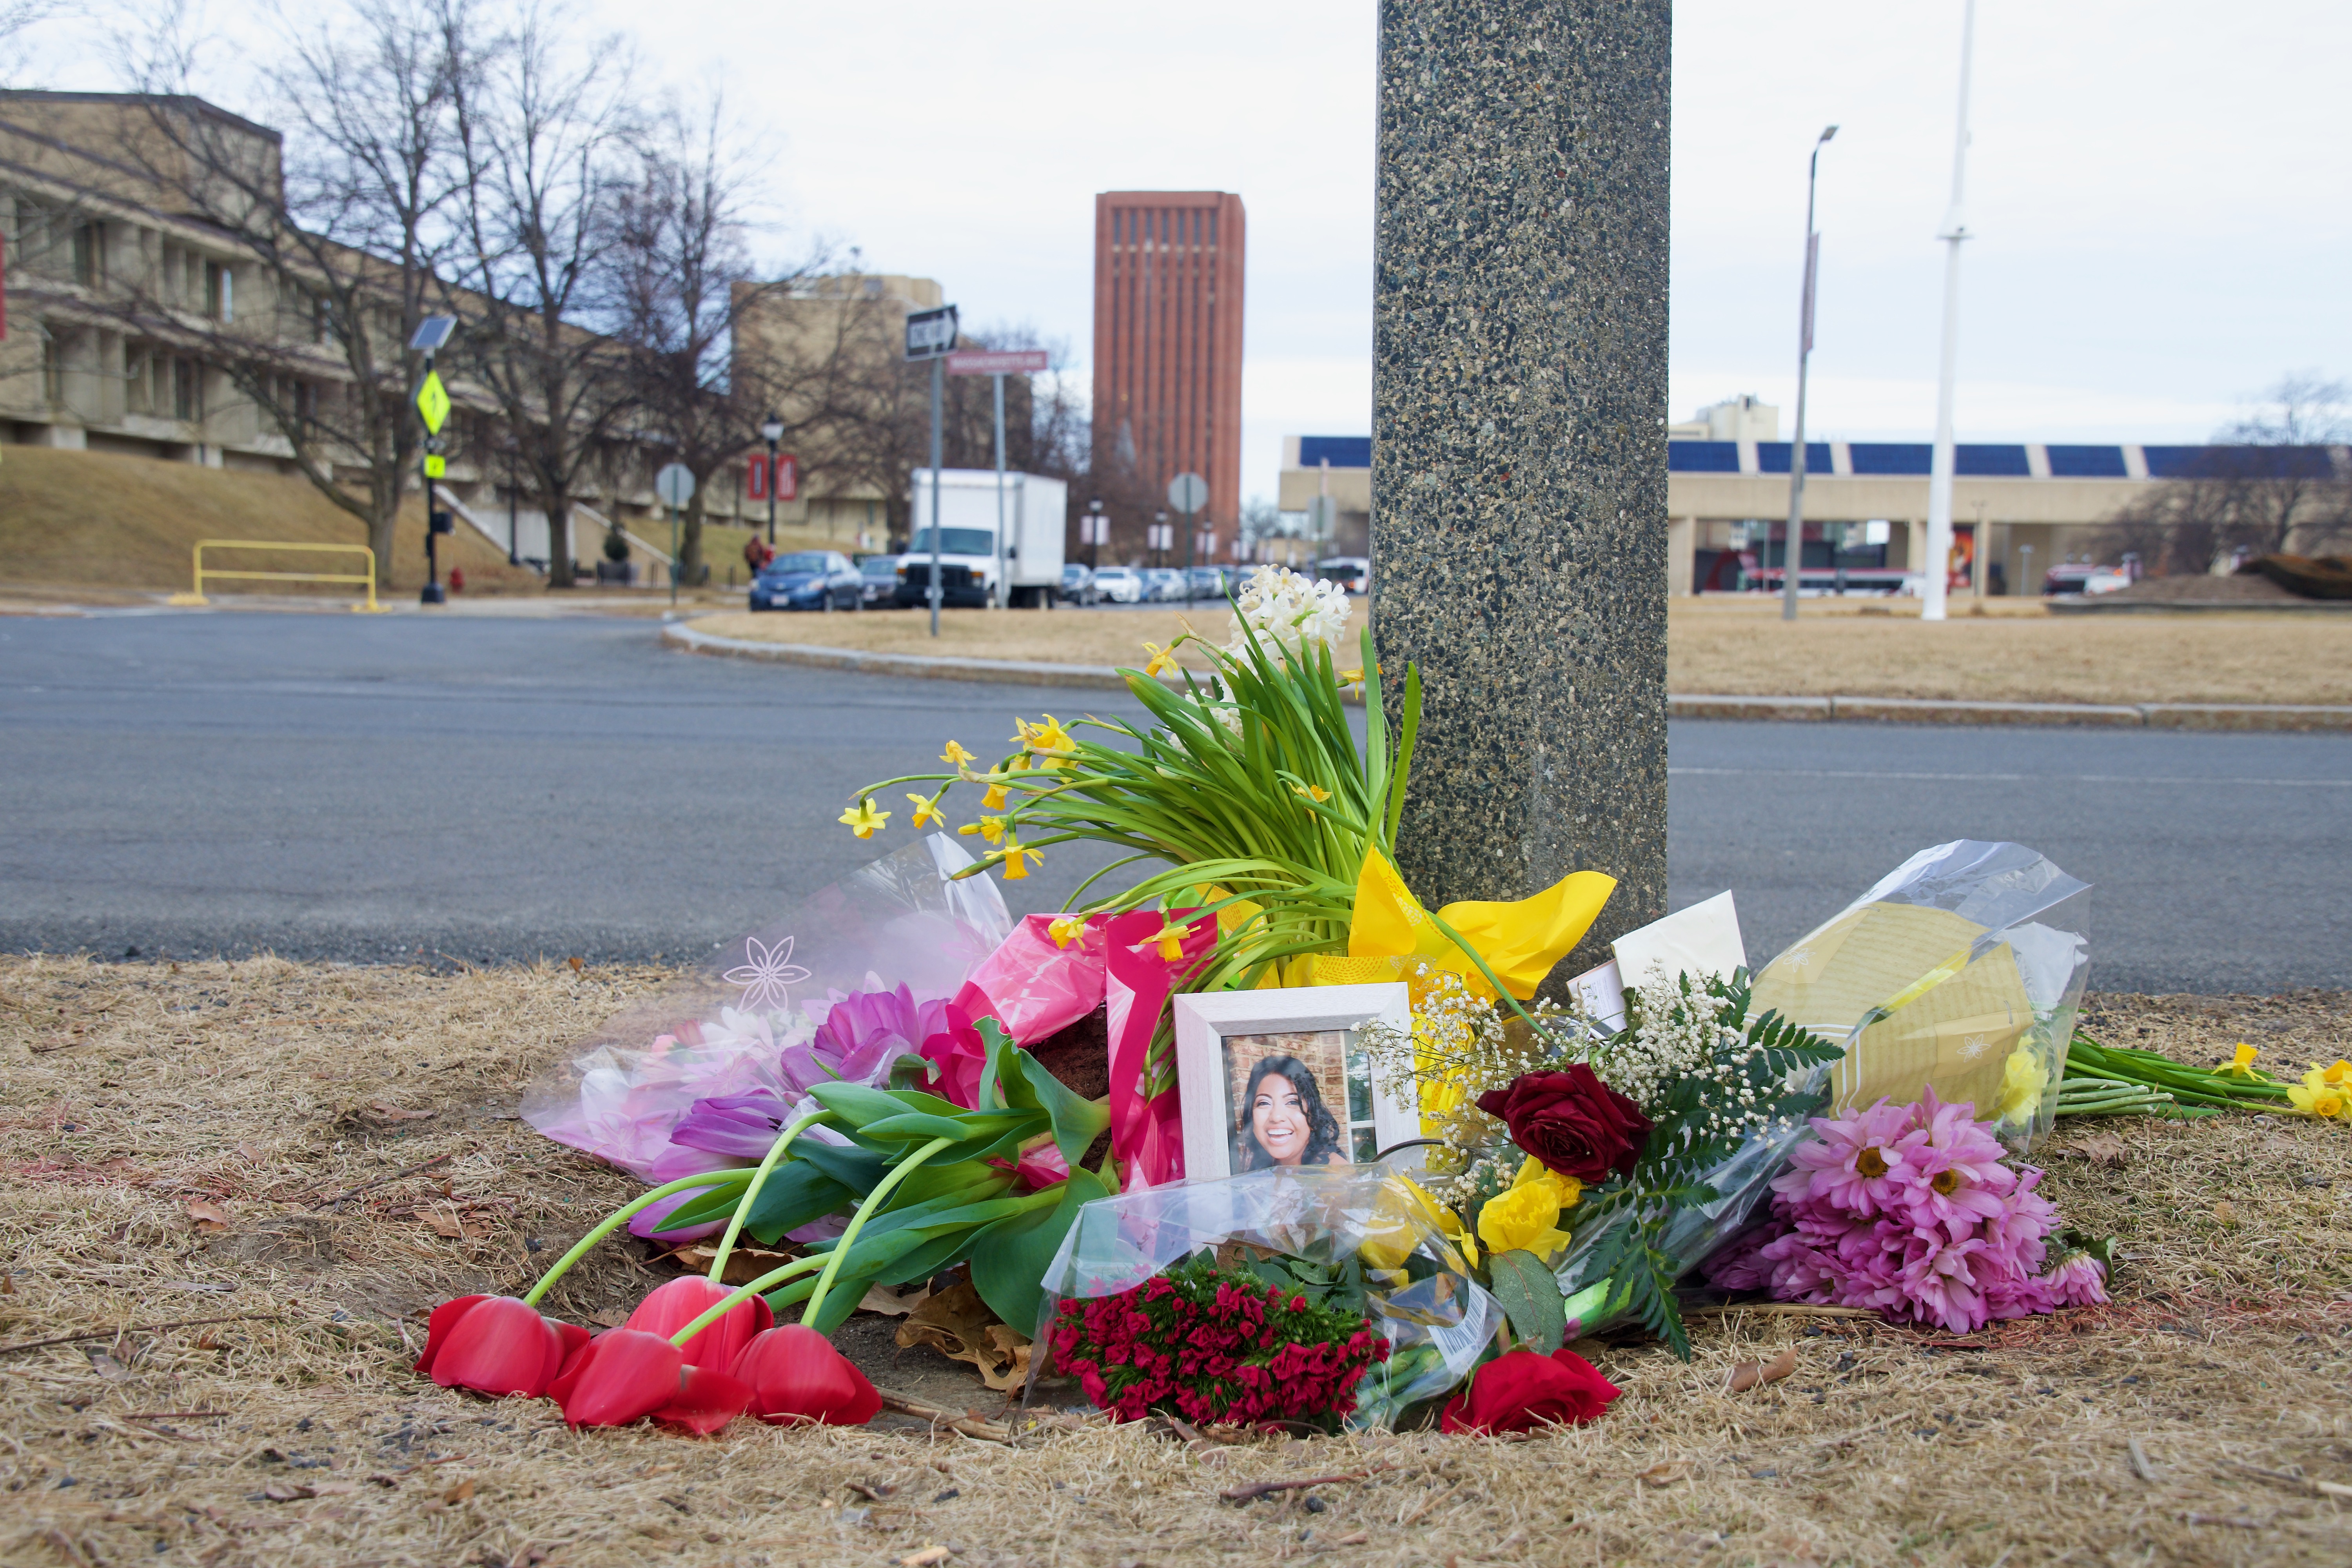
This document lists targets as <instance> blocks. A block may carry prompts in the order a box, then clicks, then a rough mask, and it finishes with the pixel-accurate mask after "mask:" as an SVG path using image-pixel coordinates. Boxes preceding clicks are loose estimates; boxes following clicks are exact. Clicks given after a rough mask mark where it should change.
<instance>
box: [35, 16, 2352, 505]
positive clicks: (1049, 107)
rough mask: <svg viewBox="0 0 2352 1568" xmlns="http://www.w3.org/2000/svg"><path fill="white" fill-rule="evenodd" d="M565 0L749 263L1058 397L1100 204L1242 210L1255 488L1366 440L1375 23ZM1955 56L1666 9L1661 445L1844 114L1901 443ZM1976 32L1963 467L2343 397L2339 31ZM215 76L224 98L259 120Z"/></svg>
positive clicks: (1851, 217)
mask: <svg viewBox="0 0 2352 1568" xmlns="http://www.w3.org/2000/svg"><path fill="white" fill-rule="evenodd" d="M583 4H584V5H586V7H587V9H586V11H585V12H584V13H583V24H584V25H583V27H582V29H581V31H582V37H583V39H584V38H586V37H591V36H593V34H594V33H596V32H597V31H599V30H602V29H610V30H613V31H616V32H620V33H623V34H625V35H627V36H628V37H631V38H632V39H634V41H635V46H636V47H637V49H638V51H639V53H640V54H641V56H642V58H643V61H644V66H643V68H642V69H641V71H640V72H639V74H638V77H637V80H638V81H639V82H640V83H641V84H642V88H643V89H644V90H646V91H647V92H649V93H651V92H656V91H658V90H661V89H665V88H667V89H673V90H679V91H685V92H689V93H691V92H698V91H706V90H708V89H709V88H711V87H713V86H719V87H723V88H724V89H725V91H726V94H727V96H728V98H729V100H730V102H731V104H732V106H733V107H734V109H735V110H737V111H738V112H739V113H740V117H741V119H742V120H743V121H745V123H746V124H747V125H750V126H751V127H754V128H756V129H757V130H758V131H759V132H761V133H762V134H763V135H765V136H766V137H767V138H768V139H769V141H770V142H771V144H772V147H773V149H774V152H775V164H774V176H773V187H772V197H773V202H774V216H775V218H776V221H777V225H778V227H777V230H776V233H775V235H774V236H773V237H772V244H771V248H772V249H773V250H774V251H775V252H776V253H777V254H779V255H783V254H787V253H791V252H794V251H797V250H799V249H801V248H803V247H804V246H805V243H806V241H807V239H808V238H809V237H811V236H813V235H814V236H822V237H825V238H827V239H830V240H832V241H834V242H835V243H837V244H839V245H843V246H847V245H852V244H854V245H856V246H858V247H861V248H862V250H863V253H864V257H865V260H866V266H868V267H869V268H873V269H877V270H887V271H895V272H909V273H915V274H919V275H925V276H929V277H934V278H937V279H940V280H941V281H942V282H943V283H944V284H945V285H946V286H947V290H948V296H949V298H950V299H951V300H955V301H956V302H958V303H959V304H961V306H962V307H963V310H964V319H965V321H967V322H971V323H992V322H1000V321H1004V322H1026V323H1028V324H1030V325H1032V326H1034V327H1035V328H1036V329H1037V330H1038V331H1041V332H1043V333H1045V335H1046V336H1048V337H1055V338H1062V339H1066V340H1067V342H1068V343H1069V345H1070V347H1071V349H1072V350H1073V352H1074V354H1075V356H1076V360H1077V362H1078V363H1079V368H1080V370H1081V372H1082V373H1083V368H1084V362H1085V360H1086V357H1087V353H1088V352H1089V348H1090V344H1089V342H1088V337H1089V334H1090V331H1091V321H1092V314H1091V310H1092V306H1091V299H1090V293H1091V279H1092V270H1091V259H1092V258H1091V254H1090V251H1091V247H1092V243H1093V229H1092V223H1093V200H1092V198H1093V196H1094V194H1095V193H1096V192H1097V191H1102V190H1109V189H1119V188H1126V189H1153V188H1164V189H1217V190H1231V191H1238V192H1239V193H1241V195H1242V197H1243V199H1244V202H1245V203H1246V204H1247V206H1248V212H1249V270H1248V310H1247V350H1246V353H1247V358H1246V362H1245V371H1244V395H1243V413H1244V421H1245V429H1246V434H1245V440H1244V468H1243V479H1242V484H1243V490H1244V494H1270V493H1271V492H1272V490H1273V489H1274V483H1275V478H1276V468H1277V467H1278V465H1279V461H1280V450H1281V448H1280V441H1281V437H1282V436H1283V435H1284V434H1285V433H1298V432H1307V433H1323V434H1361V433H1363V432H1364V431H1366V430H1368V429H1369V428H1370V400H1371V372H1370V340H1371V237H1372V121H1373V44H1374V38H1373V15H1374V14H1373V7H1372V6H1371V5H1370V4H1369V3H1367V0H1274V3H1271V4H1269V3H1268V0H1246V3H1242V0H1191V3H1189V4H1187V5H1182V6H1149V7H1146V6H1122V5H1102V4H1100V3H1099V0H1084V3H1078V0H1066V3H1065V0H1037V3H1029V4H1022V3H1014V4H1011V5H990V6H975V5H969V4H945V3H939V0H893V3H891V4H887V5H873V6H865V5H837V4H836V5H824V6H799V5H777V4H775V3H774V0H756V3H755V0H698V3H697V4H694V5H685V6H679V7H677V9H671V8H670V7H668V6H666V5H646V4H644V3H643V0H583ZM240 16H241V9H240V8H237V7H232V6H229V5H226V4H224V0H214V10H213V12H212V14H211V20H212V21H213V22H214V23H215V25H218V26H224V27H226V28H231V29H235V30H237V31H238V32H242V31H243V30H244V29H246V28H248V27H250V26H253V24H250V23H247V22H245V21H242V20H240V19H239V17H240ZM1959 25H1960V5H1959V0H1910V3H1908V4H1904V5H1885V4H1884V0H1877V3H1873V4H1861V3H1847V0H1816V3H1810V4H1800V5H1759V4H1756V3H1755V0H1738V3H1732V0H1683V3H1681V4H1678V5H1675V105H1674V130H1675V174H1674V180H1675V188H1674V274H1673V279H1674V300H1673V307H1674V342H1673V350H1672V395H1671V399H1670V410H1669V411H1670V412H1671V413H1672V414H1673V415H1674V416H1676V417H1682V416H1687V415H1688V414H1690V413H1691V412H1692V411H1693V410H1694V409H1695V408H1696V407H1697V406H1698V405H1701V404H1703V403H1706V402H1711V401H1713V400H1715V399H1716V398H1718V397H1722V396H1726V395H1730V394H1733V393H1738V392H1754V393H1757V394H1759V395H1762V396H1764V397H1766V398H1768V399H1770V400H1772V401H1775V402H1778V403H1780V404H1781V405H1782V406H1783V410H1784V413H1783V418H1784V420H1785V419H1786V417H1787V410H1788V408H1789V405H1790V403H1791V402H1792V400H1793V391H1794V386H1795V364H1794V358H1795V355H1794V348H1795V337H1796V322H1795V317H1796V294H1797V278H1798V266H1799V260H1800V257H1801V246H1802V230H1803V219H1804V195H1805V193H1804V174H1805V154H1806V151H1807V149H1808V148H1809V147H1810V145H1811V142H1812V139H1813V137H1814V136H1815V135H1816V134H1817V133H1818V132H1819V131H1820V130H1821V128H1822V125H1824V124H1827V123H1830V122H1832V121H1834V122H1836V123H1837V124H1838V125H1839V126H1840V127H1841V130H1840V131H1839V133H1838V137H1837V140H1836V141H1835V142H1832V144H1831V146H1830V147H1829V148H1828V150H1827V151H1826V152H1825V153H1824V154H1823V159H1822V230H1823V234H1824V238H1823V259H1822V306H1821V325H1820V331H1819V333H1818V337H1817V342H1816V347H1815V352H1814V358H1813V380H1812V408H1813V416H1812V430H1813V432H1814V433H1815V434H1817V435H1820V436H1822V437H1853V438H1872V437H1878V438H1911V439H1925V438H1926V437H1927V434H1928V432H1929V429H1930V426H1931V425H1932V423H1933V419H1934V412H1935V379H1936V344H1937V315H1938V310H1939V301H1940V298H1941V289H1942V267H1943V260H1942V247H1939V246H1938V245H1937V243H1936V241H1935V238H1934V234H1935V229H1936V226H1937V219H1938V218H1939V216H1941V213H1942V211H1943V207H1944V205H1945V201H1946V198H1947V195H1948V190H1949V182H1950V177H1951V155H1952V133H1953V112H1954V108H1955V104H1956V97H1957V90H1958V46H1959ZM1977 26H1978V37H1977V51H1976V64H1977V82H1976V93H1975V103H1974V106H1973V121H1974V124H1975V128H1976V142H1975V145H1974V148H1973V150H1972V153H1971V157H1970V162H1969V216H1970V219H1971V224H1972V226H1973V227H1974V229H1975V230H1976V232H1977V233H1978V234H1979V236H1980V237H1979V238H1978V239H1977V240H1975V241H1973V242H1971V243H1970V244H1969V247H1967V248H1968V254H1967V257H1966V258H1965V263H1964V265H1965V275H1964V278H1963V280H1962V290H1963V292H1962V317H1961V349H1960V393H1959V401H1958V423H1959V429H1960V434H1961V437H1962V438H1963V439H1971V438H1974V439H1989V438H2001V437H2011V438H2016V437H2040V438H2048V439H2060V440H2066V439H2077V440H2079V439H2100V438H2111V439H2145V440H2178V439H2191V440H2193V439H2197V438H2200V437H2204V436H2206V435H2208V434H2210V432H2211V431H2212V429H2213V428H2214V427H2215V426H2217V425H2219V424H2220V423H2221V422H2222V421H2223V420H2225V419H2227V418H2228V417H2230V416H2231V414H2232V413H2233V412H2235V410H2236V409H2237V407H2238V405H2239V404H2240V402H2241V400H2242V399H2243V398H2244V397H2245V396H2246V395H2250V394H2252V393H2254V392H2256V391H2257V390H2259V389H2260V388H2261V387H2262V386H2263V385H2264V384H2267V383H2268V382H2270V381H2272V380H2273V379H2274V378H2275V377H2277V376H2278V375H2279V374H2281V373H2283V372H2284V371H2288V370H2291V369H2319V370H2322V371H2325V372H2326V373H2328V374H2352V304H2347V289H2346V282H2347V264H2346V260H2347V249H2352V247H2347V238H2352V233H2348V232H2347V231H2352V202H2347V200H2346V196H2347V180H2346V176H2345V173H2344V162H2343V160H2344V151H2345V144H2346V142H2345V133H2344V127H2343V121H2342V112H2343V111H2342V104H2343V101H2344V86H2343V71H2344V68H2345V62H2346V61H2347V59H2352V7H2347V6H2345V5H2342V4H2340V3H2338V4H2316V3H2304V0H2242V3H2240V4H2237V5H2228V6H2221V5H2213V4H2212V3H2211V0H2202V3H2197V4H2191V3H2188V0H2134V3H2131V4H2123V3H2109V0H2065V3H2064V4H2063V5H2052V4H2049V3H2048V0H1983V4H1981V5H1979V16H1978V24H1977ZM90 36H91V35H90V32H89V29H87V28H84V27H79V26H73V25H68V24H50V25H48V26H46V27H45V28H44V29H43V30H42V33H41V35H40V36H39V38H38V46H39V47H37V49H36V50H35V51H34V53H33V55H32V57H31V58H30V60H29V62H28V64H29V67H30V68H29V69H20V70H19V71H18V72H16V75H17V78H18V79H20V80H22V79H28V78H37V79H43V80H44V81H45V82H46V83H47V85H55V86H59V87H88V88H104V87H110V86H114V85H117V83H116V81H115V80H114V79H113V78H112V76H111V74H110V72H109V71H108V69H107V68H106V67H105V65H104V64H103V58H104V57H103V51H101V50H99V49H97V48H94V47H91V46H90V41H89V40H90ZM215 59H216V61H217V64H216V70H217V72H218V75H217V81H218V91H217V96H219V97H220V98H221V99H222V100H223V101H225V102H226V103H228V104H229V105H230V106H231V107H235V108H239V109H244V110H247V111H251V112H259V113H264V114H266V111H267V108H268V106H267V105H266V103H261V102H257V101H255V100H252V99H251V98H250V97H248V96H241V95H240V90H241V89H239V87H238V85H237V83H236V77H235V71H236V64H235V61H236V51H224V52H223V54H221V55H219V56H216V57H215ZM1784 434H1785V426H1784Z"/></svg>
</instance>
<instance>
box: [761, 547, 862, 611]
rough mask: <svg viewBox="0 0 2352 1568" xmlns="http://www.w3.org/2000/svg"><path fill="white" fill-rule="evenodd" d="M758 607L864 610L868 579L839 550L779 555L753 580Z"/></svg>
mask: <svg viewBox="0 0 2352 1568" xmlns="http://www.w3.org/2000/svg"><path fill="white" fill-rule="evenodd" d="M751 607H752V608H753V609H755V610H862V609H864V608H865V607H866V591H865V579H864V578H863V577H861V576H860V575H859V574H858V571H857V568H856V567H855V566H852V565H851V564H850V563H849V557H847V556H846V555H844V554H842V553H841V552H839V551H837V550H803V551H798V552H794V553H793V554H791V555H779V556H777V557H776V558H775V559H774V560H772V561H771V562H769V563H767V564H766V565H765V566H763V567H761V569H760V574H759V575H758V576H757V577H754V578H752V579H751Z"/></svg>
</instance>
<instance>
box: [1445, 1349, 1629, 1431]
mask: <svg viewBox="0 0 2352 1568" xmlns="http://www.w3.org/2000/svg"><path fill="white" fill-rule="evenodd" d="M1618 1392H1619V1391H1618V1388H1617V1385H1616V1384H1613V1383H1611V1382H1610V1381H1609V1380H1608V1379H1607V1378H1605V1377H1603V1376H1601V1373H1600V1372H1599V1371H1598V1370H1596V1369H1595V1368H1594V1366H1593V1364H1592V1363H1591V1362H1589V1361H1586V1360H1585V1359H1584V1358H1583V1357H1582V1356H1580V1355H1576V1354H1572V1353H1571V1352H1568V1351H1565V1350H1557V1351H1554V1352H1551V1354H1550V1355H1549V1356H1541V1355H1538V1354H1537V1353H1536V1352H1533V1351H1528V1350H1518V1351H1513V1352H1511V1353H1510V1354H1508V1355H1506V1356H1499V1357H1497V1358H1496V1359H1495V1360H1493V1361H1490V1362H1488V1363H1486V1365H1485V1366H1482V1367H1480V1368H1479V1369H1478V1370H1477V1372H1476V1373H1475V1374H1474V1375H1473V1376H1472V1377H1471V1379H1470V1387H1469V1390H1468V1392H1466V1393H1464V1394H1455V1395H1454V1397H1453V1398H1452V1399H1450V1400H1448V1401H1447V1402H1446V1405H1445V1411H1444V1415H1441V1416H1439V1418H1438V1429H1439V1430H1440V1431H1444V1432H1528V1431H1532V1430H1534V1429H1535V1428H1536V1427H1538V1426H1544V1425H1548V1424H1549V1425H1558V1426H1583V1425H1584V1424H1585V1423H1586V1422H1588V1421H1598V1420H1600V1419H1601V1416H1602V1415H1605V1414H1606V1413H1607V1411H1608V1409H1609V1402H1610V1401H1611V1400H1612V1399H1614V1398H1616V1397H1617V1394H1618Z"/></svg>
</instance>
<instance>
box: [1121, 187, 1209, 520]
mask: <svg viewBox="0 0 2352 1568" xmlns="http://www.w3.org/2000/svg"><path fill="white" fill-rule="evenodd" d="M1244 221H1245V220H1244V217H1243V216H1242V199H1241V197H1239V196H1237V195H1233V194H1232V193H1230V192H1226V191H1108V192H1105V193H1104V194H1103V195H1098V196H1097V197H1095V354H1094V359H1095V400H1094V431H1095V441H1096V445H1097V450H1098V452H1099V453H1100V454H1101V455H1102V456H1103V457H1105V458H1112V459H1114V460H1116V459H1118V458H1128V459H1129V460H1130V461H1131V462H1132V463H1133V465H1134V468H1135V472H1136V476H1137V478H1138V479H1140V480H1141V481H1142V482H1143V484H1144V485H1145V486H1146V487H1147V488H1148V489H1150V491H1151V493H1152V494H1153V495H1155V496H1164V495H1165V494H1166V491H1167V486H1168V481H1169V480H1170V479H1173V478H1175V477H1176V476H1177V475H1178V474H1181V473H1188V472H1189V473H1195V474H1198V475H1200V476H1201V477H1202V479H1206V480H1208V481H1209V507H1208V510H1207V511H1206V512H1205V513H1204V514H1203V515H1202V522H1203V523H1208V524H1213V525H1215V527H1216V528H1217V530H1218V532H1219V535H1220V539H1219V546H1220V551H1221V552H1222V551H1223V546H1224V544H1225V543H1226V542H1230V541H1231V540H1232V539H1233V537H1234V523H1235V521H1237V520H1238V519H1239V518H1240V516H1241V489H1242V258H1243V229H1244ZM1182 554H1183V546H1182V542H1181V539H1180V541H1179V542H1178V546H1177V556H1178V559H1180V560H1181V558H1182Z"/></svg>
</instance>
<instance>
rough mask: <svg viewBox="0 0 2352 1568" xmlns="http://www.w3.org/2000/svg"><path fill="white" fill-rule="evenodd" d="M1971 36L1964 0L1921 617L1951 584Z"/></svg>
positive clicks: (1939, 612)
mask: <svg viewBox="0 0 2352 1568" xmlns="http://www.w3.org/2000/svg"><path fill="white" fill-rule="evenodd" d="M1976 35H1977V0H1968V3H1967V5H1964V6H1963V7H1962V8H1961V11H1960V121H1959V130H1958V133H1957V134H1956V136H1955V137H1954V141H1953V146H1952V205H1950V206H1949V207H1948V208H1947V209H1945V212H1944V223H1943V227H1942V228H1941V229H1940V230H1939V231H1938V232H1937V236H1936V237H1937V239H1940V240H1942V241H1943V242H1944V247H1945V248H1944V342H1943V355H1942V362H1941V363H1940V364H1939V365H1938V366H1937V373H1936V456H1935V458H1934V460H1933V461H1932V462H1931V463H1930V464H1929V465H1928V468H1927V581H1926V582H1925V583H1924V584H1921V587H1922V591H1923V594H1924V597H1923V598H1922V600H1921V603H1920V606H1919V618H1920V619H1921V620H1923V621H1940V620H1942V619H1943V618H1944V600H1945V597H1946V595H1948V592H1949V591H1950V585H1951V560H1952V468H1953V461H1952V384H1953V381H1954V380H1955V378H1956V377H1957V376H1958V373H1959V353H1960V242H1961V241H1962V240H1964V239H1967V238H1969V222H1968V216H1967V214H1966V212H1965V211H1964V210H1963V209H1962V207H1961V205H1960V202H1961V197H1962V195H1964V194H1965V191H1966V187H1967V181H1968V171H1969V58H1970V56H1971V54H1972V53H1973V51H1974V49H1975V47H1976ZM1978 543H1979V545H1981V544H1983V541H1982V540H1981V539H1980V540H1979V541H1978Z"/></svg>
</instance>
